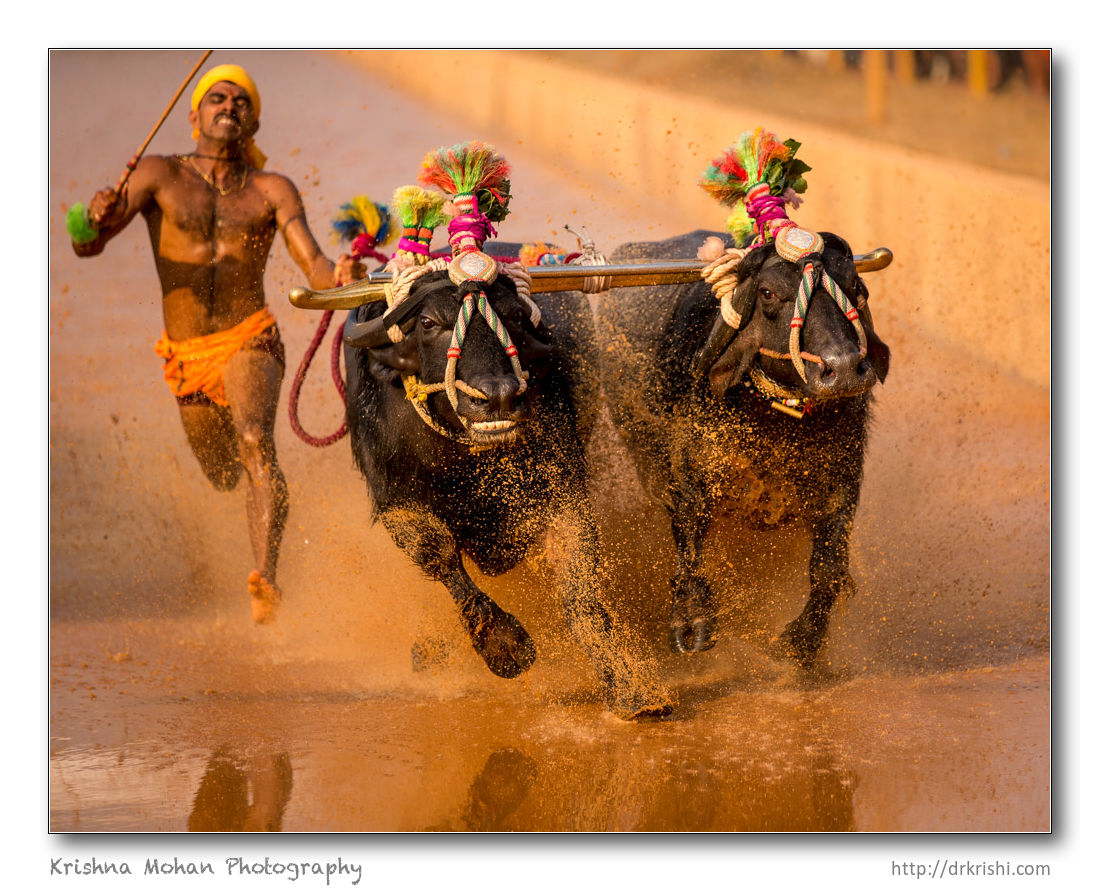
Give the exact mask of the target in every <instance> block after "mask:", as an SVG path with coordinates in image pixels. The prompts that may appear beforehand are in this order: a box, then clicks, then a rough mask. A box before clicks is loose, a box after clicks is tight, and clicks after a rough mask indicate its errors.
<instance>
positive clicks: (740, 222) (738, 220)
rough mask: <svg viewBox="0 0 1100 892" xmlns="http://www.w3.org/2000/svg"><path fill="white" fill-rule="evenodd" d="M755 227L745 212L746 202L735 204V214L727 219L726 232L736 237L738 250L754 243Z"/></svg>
mask: <svg viewBox="0 0 1100 892" xmlns="http://www.w3.org/2000/svg"><path fill="white" fill-rule="evenodd" d="M754 226H755V224H754V223H753V222H752V217H750V216H749V212H748V211H747V210H745V205H744V202H738V203H737V204H735V205H734V207H733V212H732V213H731V214H730V215H729V216H728V217H727V218H726V232H728V233H730V235H732V236H733V237H734V239H735V241H736V244H737V247H738V248H744V247H745V246H746V245H747V244H748V243H749V242H751V241H752V237H753V235H754V234H755V229H754Z"/></svg>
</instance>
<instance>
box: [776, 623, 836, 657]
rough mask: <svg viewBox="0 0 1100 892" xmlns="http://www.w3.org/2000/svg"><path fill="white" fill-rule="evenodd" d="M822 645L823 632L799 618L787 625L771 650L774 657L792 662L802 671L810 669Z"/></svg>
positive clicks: (823, 640)
mask: <svg viewBox="0 0 1100 892" xmlns="http://www.w3.org/2000/svg"><path fill="white" fill-rule="evenodd" d="M824 643H825V630H824V629H823V628H821V627H819V626H818V625H816V624H815V623H813V622H811V621H810V620H808V619H806V618H805V617H803V616H800V617H799V618H798V619H796V620H793V621H791V622H789V623H787V626H786V628H784V629H783V633H782V634H781V635H780V636H779V637H778V638H777V639H776V641H775V645H774V648H773V650H774V652H775V654H776V656H780V657H783V658H785V659H788V660H793V661H794V662H795V663H797V664H798V665H799V667H801V668H802V669H812V668H813V665H814V661H815V660H816V659H817V655H818V653H819V652H820V650H821V646H822V645H823V644H824Z"/></svg>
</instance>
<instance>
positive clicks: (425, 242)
mask: <svg viewBox="0 0 1100 892" xmlns="http://www.w3.org/2000/svg"><path fill="white" fill-rule="evenodd" d="M445 201H446V199H445V198H444V196H443V195H441V194H440V193H438V192H429V191H428V190H427V189H422V188H420V187H419V186H401V187H400V188H399V189H397V190H396V191H395V192H394V193H393V210H394V213H396V214H397V218H398V219H399V220H400V221H401V239H400V241H398V243H397V248H396V250H395V251H394V254H393V261H392V263H393V265H395V266H398V267H403V266H410V265H420V264H424V263H427V262H428V260H430V259H431V245H432V235H433V234H434V233H435V230H436V228H437V227H438V226H439V225H440V224H441V223H442V222H443V221H444V220H446V219H447V215H446V214H445V213H444V211H443V204H444V202H445Z"/></svg>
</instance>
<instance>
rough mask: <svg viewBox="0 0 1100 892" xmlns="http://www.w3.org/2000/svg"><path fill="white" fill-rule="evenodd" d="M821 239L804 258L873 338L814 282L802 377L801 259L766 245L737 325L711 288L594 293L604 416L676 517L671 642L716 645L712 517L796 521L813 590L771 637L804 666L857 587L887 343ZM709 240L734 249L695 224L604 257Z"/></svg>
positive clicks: (644, 255)
mask: <svg viewBox="0 0 1100 892" xmlns="http://www.w3.org/2000/svg"><path fill="white" fill-rule="evenodd" d="M821 235H822V237H823V239H824V249H823V250H822V251H821V252H820V253H819V254H816V255H812V256H811V257H810V258H809V259H810V260H812V262H813V263H814V264H815V265H816V267H817V268H818V269H820V268H821V266H822V265H823V267H824V269H825V270H826V271H827V272H828V273H829V274H830V275H831V276H832V279H833V280H834V281H835V282H836V283H837V284H838V285H839V286H840V288H841V289H842V290H843V291H844V292H845V294H847V295H848V297H849V298H850V299H851V303H852V304H853V305H855V304H857V302H858V304H859V318H860V320H861V322H862V327H863V330H864V332H865V337H866V347H865V349H864V350H863V351H862V353H861V350H860V344H859V342H858V339H857V331H856V329H855V327H854V325H853V323H852V322H850V321H849V318H846V317H845V315H844V313H842V311H841V309H840V308H839V307H838V304H837V302H836V301H835V300H833V299H832V298H831V297H830V296H829V295H828V294H826V293H825V291H824V290H823V289H822V288H821V286H820V284H819V285H818V287H817V289H816V290H815V291H814V293H813V297H812V299H811V300H810V303H809V309H808V312H807V313H806V318H805V327H804V328H803V332H802V344H801V351H802V355H805V356H809V359H807V360H806V361H805V363H804V364H805V375H806V380H805V381H804V380H803V379H802V377H801V376H800V375H799V373H798V371H797V370H796V369H795V367H794V365H793V363H792V362H791V361H790V359H787V358H781V357H782V356H783V355H787V356H789V355H790V354H789V352H788V350H789V347H788V342H789V332H790V323H791V319H792V315H793V313H794V299H795V295H796V292H797V290H798V288H799V284H800V281H801V274H802V266H801V264H800V265H799V266H796V265H795V264H793V263H790V262H788V261H786V260H783V259H782V258H781V257H780V256H779V255H778V254H776V251H775V248H774V246H773V245H770V244H769V245H768V246H766V247H762V248H758V249H756V250H753V251H751V252H749V253H748V254H747V255H746V256H745V258H744V259H743V260H742V262H741V265H740V268H739V282H738V285H737V287H736V289H735V291H734V292H733V294H732V300H731V306H732V307H733V308H735V309H736V310H737V311H738V312H739V314H740V317H741V318H740V324H739V326H738V327H737V329H736V330H735V329H734V328H732V327H731V326H730V325H729V324H727V322H725V321H723V319H722V317H721V316H720V314H719V302H718V300H716V298H715V295H714V293H712V291H711V288H710V286H709V285H708V284H706V283H705V282H699V283H695V284H690V285H663V286H651V287H644V288H630V289H623V290H622V291H620V292H614V293H613V294H612V295H610V296H608V297H606V298H605V299H604V300H603V301H602V302H601V305H600V311H599V315H598V318H597V329H598V336H599V343H600V357H601V362H602V381H603V384H604V391H605V394H606V396H607V400H608V405H609V409H610V413H611V416H612V419H613V420H614V422H615V425H616V427H617V429H618V430H619V432H620V433H621V435H622V437H623V440H624V442H625V444H626V446H627V448H628V450H629V452H630V454H631V456H632V458H633V459H634V462H635V464H636V467H637V469H638V473H639V478H640V479H641V481H642V484H643V486H644V487H645V488H646V490H647V491H648V493H649V494H650V495H651V496H652V497H653V498H654V499H655V500H656V501H658V502H659V503H661V504H663V505H664V506H665V507H666V508H667V510H668V514H669V518H670V520H671V524H672V535H673V539H674V541H675V546H676V564H675V575H674V576H673V577H672V580H671V586H672V609H671V618H670V644H671V647H672V649H673V650H674V651H679V652H692V651H701V650H705V649H707V648H709V647H711V646H712V645H713V643H714V633H715V613H716V609H715V597H714V592H713V590H712V588H711V586H710V584H709V583H708V582H707V580H706V579H705V578H704V576H703V573H702V568H701V561H700V557H701V551H702V547H703V540H704V537H705V536H706V534H707V531H708V529H709V528H710V526H711V524H712V521H713V519H714V517H715V514H716V512H717V511H719V510H730V509H731V508H732V509H733V510H735V511H736V510H743V512H744V514H745V515H746V519H747V520H748V521H749V522H750V523H751V522H753V521H755V522H756V523H755V525H757V526H760V527H764V528H766V527H768V526H772V525H777V524H778V523H780V522H782V521H785V520H788V519H791V518H792V517H795V516H798V517H801V519H802V520H803V521H804V523H805V525H806V526H807V527H808V529H809V532H810V536H811V539H812V546H811V548H812V551H811V556H810V568H809V574H810V595H809V599H808V601H807V603H806V605H805V608H804V609H803V610H802V613H801V614H800V615H799V616H798V617H797V618H796V619H794V620H793V621H792V622H790V623H789V624H788V625H787V626H786V628H785V629H784V631H783V633H782V634H781V636H780V637H779V638H778V639H777V640H776V642H775V645H776V647H777V649H778V650H779V651H780V652H782V653H783V654H784V655H785V656H787V657H790V658H792V659H794V660H796V661H797V662H798V663H799V664H800V665H802V666H803V667H806V668H808V667H810V666H811V665H812V664H813V662H814V659H815V657H816V656H817V654H818V652H819V650H820V648H821V646H822V644H823V642H824V638H825V633H826V629H827V625H828V621H829V614H830V611H831V609H832V607H833V604H834V603H835V602H836V600H837V598H838V596H840V595H842V594H845V593H847V592H848V591H850V589H851V587H852V581H851V577H850V576H849V574H848V552H849V545H848V540H849V534H850V532H851V528H852V522H853V518H854V516H855V511H856V504H857V502H858V500H859V493H860V486H861V482H862V478H863V457H864V448H865V446H866V442H867V430H868V420H869V411H870V406H871V389H872V387H873V386H874V385H875V384H876V383H877V382H881V381H883V380H884V379H885V378H886V373H887V370H888V367H889V356H890V352H889V349H888V348H887V347H886V345H885V344H883V343H882V341H881V340H879V339H878V337H877V336H876V335H875V333H874V330H873V328H872V326H871V319H870V314H869V312H868V311H867V308H866V301H865V298H866V295H867V290H866V288H865V286H864V284H863V282H862V280H861V279H860V277H859V275H858V274H857V271H856V268H855V265H854V260H853V256H852V252H851V250H850V249H849V247H848V244H847V243H846V242H845V241H844V240H843V239H840V238H838V237H837V236H835V235H832V234H830V233H822V234H821ZM708 236H714V237H720V238H722V240H723V242H724V243H726V244H727V245H728V244H729V238H728V236H724V235H720V234H719V233H712V232H705V231H696V232H693V233H690V234H688V235H684V236H680V237H677V238H673V239H669V240H667V241H664V242H652V243H636V244H628V245H624V246H622V247H621V248H620V249H619V250H617V251H616V252H615V253H614V254H613V256H612V262H619V263H624V262H636V261H641V260H657V259H686V258H693V257H694V256H695V254H696V250H697V249H698V248H699V247H700V245H702V244H703V241H704V239H705V238H707V237H708ZM735 321H736V320H735ZM762 351H763V352H762ZM769 354H770V355H769ZM780 407H781V408H780ZM800 414H801V417H798V416H799V415H800Z"/></svg>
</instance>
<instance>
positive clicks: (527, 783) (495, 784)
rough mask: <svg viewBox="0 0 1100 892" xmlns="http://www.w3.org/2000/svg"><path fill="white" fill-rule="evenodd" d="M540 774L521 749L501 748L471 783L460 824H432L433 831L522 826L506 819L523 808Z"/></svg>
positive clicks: (502, 828)
mask: <svg viewBox="0 0 1100 892" xmlns="http://www.w3.org/2000/svg"><path fill="white" fill-rule="evenodd" d="M537 777H538V769H537V767H536V766H535V762H534V760H533V759H531V758H529V757H527V756H525V755H524V754H523V753H521V752H519V750H513V749H503V750H497V751H496V752H495V753H493V754H492V755H490V756H489V758H488V760H486V762H485V766H484V767H483V768H482V769H481V771H479V772H478V774H477V777H475V778H474V780H473V783H471V784H470V789H469V792H468V793H467V795H466V803H465V805H464V806H463V808H462V813H461V814H460V815H459V817H458V820H457V822H456V824H454V825H448V824H443V825H439V826H434V827H428V828H427V829H428V830H429V831H441V832H447V831H451V832H454V831H474V832H477V831H494V830H507V829H518V828H510V827H507V826H506V819H507V818H508V817H509V816H511V815H512V814H513V813H514V812H515V811H516V809H518V808H519V807H520V805H521V804H522V803H523V801H524V800H525V799H526V798H527V794H528V793H529V792H530V791H531V786H532V784H534V782H535V779H536V778H537Z"/></svg>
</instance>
